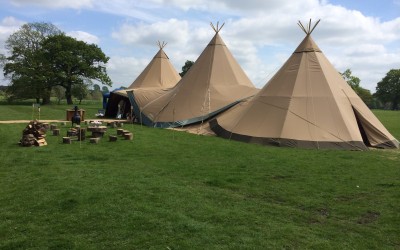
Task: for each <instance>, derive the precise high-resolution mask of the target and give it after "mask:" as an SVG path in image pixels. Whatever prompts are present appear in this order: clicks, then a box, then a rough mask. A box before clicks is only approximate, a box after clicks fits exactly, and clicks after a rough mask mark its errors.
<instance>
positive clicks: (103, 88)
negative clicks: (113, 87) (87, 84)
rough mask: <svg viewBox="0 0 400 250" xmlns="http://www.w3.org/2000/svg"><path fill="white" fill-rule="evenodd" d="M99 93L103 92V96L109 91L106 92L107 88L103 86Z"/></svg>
mask: <svg viewBox="0 0 400 250" xmlns="http://www.w3.org/2000/svg"><path fill="white" fill-rule="evenodd" d="M101 92H103V94H105V93H109V92H110V90H108V88H107V86H103V87H102V88H101Z"/></svg>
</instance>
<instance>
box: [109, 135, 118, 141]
mask: <svg viewBox="0 0 400 250" xmlns="http://www.w3.org/2000/svg"><path fill="white" fill-rule="evenodd" d="M108 137H109V138H110V141H117V139H118V137H117V136H116V135H109V136H108Z"/></svg>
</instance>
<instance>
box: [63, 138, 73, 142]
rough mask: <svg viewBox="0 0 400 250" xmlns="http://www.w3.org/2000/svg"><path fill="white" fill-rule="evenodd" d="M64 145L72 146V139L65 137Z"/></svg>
mask: <svg viewBox="0 0 400 250" xmlns="http://www.w3.org/2000/svg"><path fill="white" fill-rule="evenodd" d="M63 143H64V144H71V137H63Z"/></svg>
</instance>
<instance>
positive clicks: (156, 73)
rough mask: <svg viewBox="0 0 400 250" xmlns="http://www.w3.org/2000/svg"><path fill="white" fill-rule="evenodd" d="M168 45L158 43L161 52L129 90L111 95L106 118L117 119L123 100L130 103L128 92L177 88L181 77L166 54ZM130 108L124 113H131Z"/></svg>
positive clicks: (128, 106) (127, 106) (127, 107)
mask: <svg viewBox="0 0 400 250" xmlns="http://www.w3.org/2000/svg"><path fill="white" fill-rule="evenodd" d="M166 44H167V43H165V42H162V43H161V42H158V47H159V48H160V49H159V51H158V52H157V54H156V55H155V56H154V57H153V59H152V60H151V61H150V63H149V64H148V65H147V66H146V68H145V69H144V70H143V71H142V72H141V73H140V75H139V76H138V77H137V78H136V79H135V81H133V83H132V84H131V85H130V86H129V87H128V88H127V89H123V90H118V91H114V92H112V93H110V97H109V101H108V104H107V109H106V116H108V117H115V116H116V115H117V113H118V112H119V110H118V105H119V103H120V102H121V100H122V101H124V102H126V103H129V99H128V95H127V91H130V90H132V89H138V88H150V89H160V90H161V89H169V88H172V87H173V86H175V84H176V83H177V82H178V81H179V80H180V79H181V77H180V75H179V74H178V72H177V71H176V70H175V68H174V66H173V65H172V63H171V62H170V60H169V58H168V56H167V54H165V52H164V47H165V45H166ZM150 100H152V99H150ZM150 100H148V101H150ZM130 107H131V105H126V110H125V111H124V112H125V113H126V112H127V111H129V112H130Z"/></svg>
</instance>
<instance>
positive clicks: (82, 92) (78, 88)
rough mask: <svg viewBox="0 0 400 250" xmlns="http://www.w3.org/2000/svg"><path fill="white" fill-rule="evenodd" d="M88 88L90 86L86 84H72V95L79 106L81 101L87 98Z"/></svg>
mask: <svg viewBox="0 0 400 250" xmlns="http://www.w3.org/2000/svg"><path fill="white" fill-rule="evenodd" d="M89 86H90V84H87V83H85V82H82V83H80V84H74V85H73V86H72V89H71V92H72V95H73V96H74V97H75V98H76V99H78V100H79V104H81V103H82V100H83V99H85V98H86V97H87V96H88V94H89Z"/></svg>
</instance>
